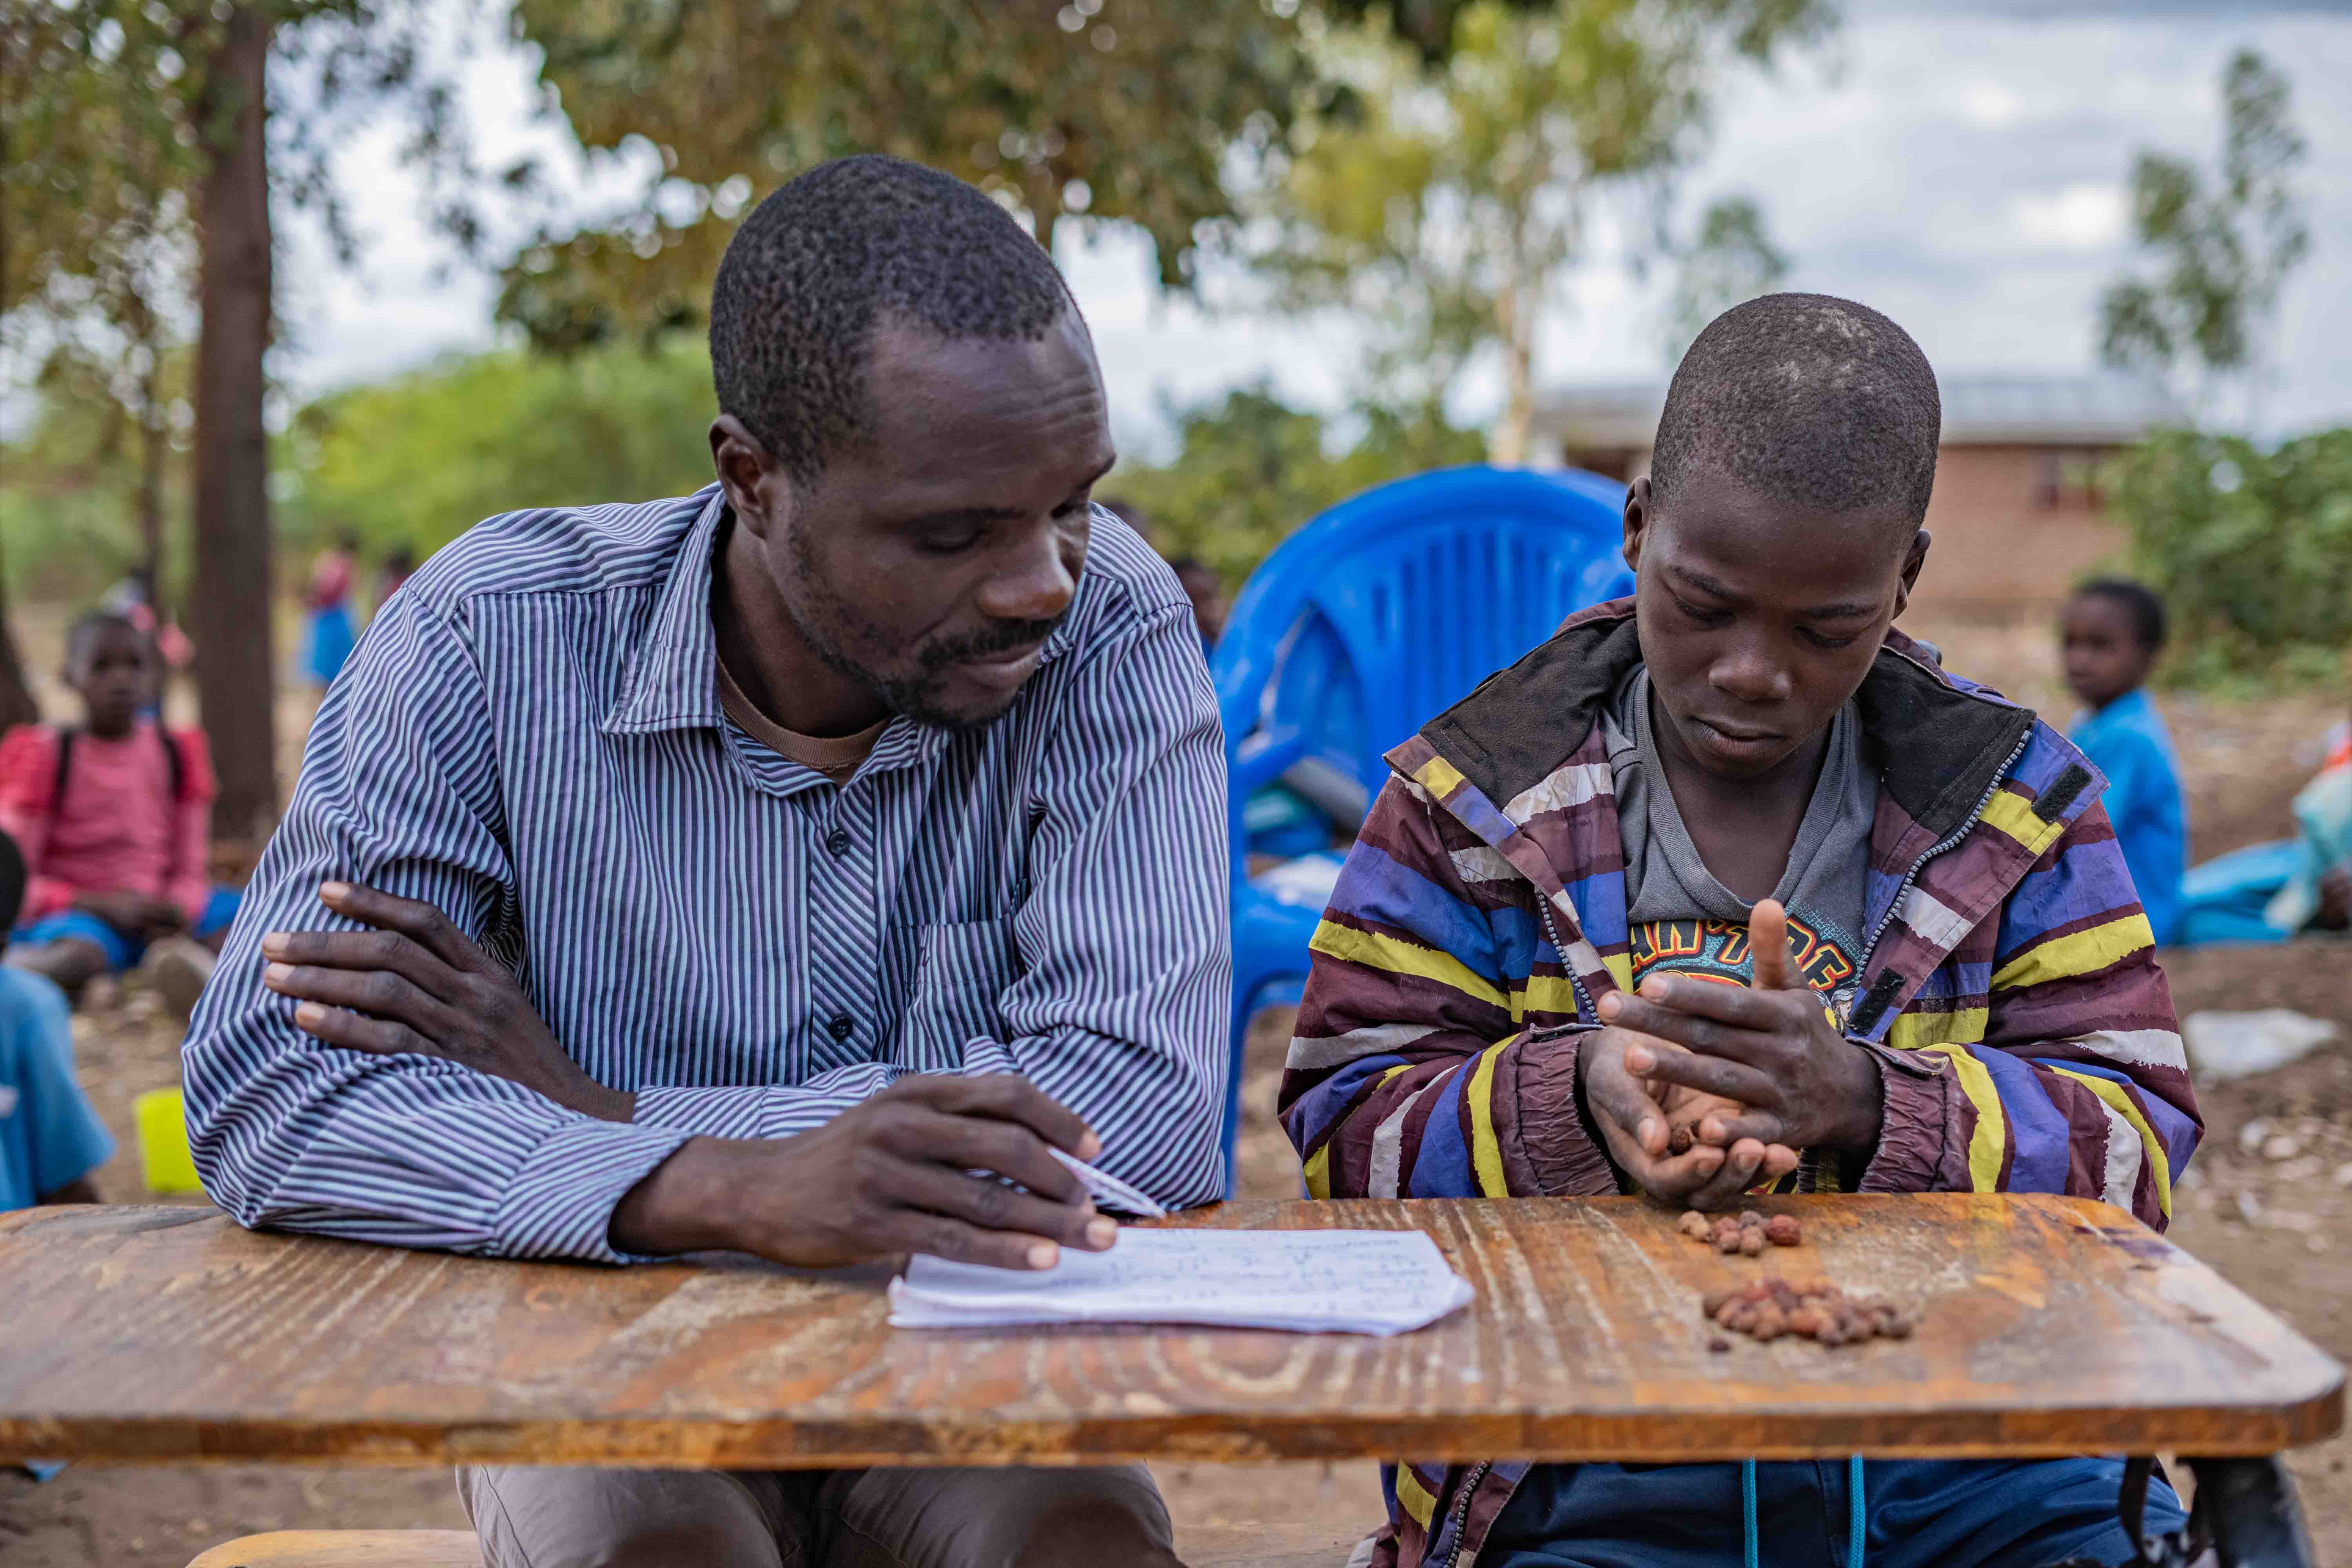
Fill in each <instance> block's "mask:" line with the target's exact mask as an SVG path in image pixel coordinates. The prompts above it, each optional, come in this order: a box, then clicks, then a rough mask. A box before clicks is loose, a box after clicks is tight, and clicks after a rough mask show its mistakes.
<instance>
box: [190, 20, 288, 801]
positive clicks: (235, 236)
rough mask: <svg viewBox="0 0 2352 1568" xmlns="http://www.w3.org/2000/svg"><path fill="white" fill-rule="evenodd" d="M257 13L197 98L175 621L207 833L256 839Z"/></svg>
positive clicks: (260, 447)
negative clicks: (189, 572) (182, 559)
mask: <svg viewBox="0 0 2352 1568" xmlns="http://www.w3.org/2000/svg"><path fill="white" fill-rule="evenodd" d="M268 60H269V21H268V18H267V16H264V14H263V13H262V11H261V10H260V9H259V8H258V7H257V6H255V5H239V6H237V7H236V9H234V10H233V11H231V12H230V14H229V17H228V26H227V28H226V35H225V37H224V38H223V41H222V44H221V47H220V53H219V54H218V56H216V57H215V58H214V59H213V60H211V61H210V62H208V63H209V66H210V81H211V85H210V87H209V88H208V89H206V91H205V102H204V103H203V104H202V105H201V106H200V113H201V115H202V121H203V122H202V123H201V124H200V126H199V129H200V130H201V131H202V132H204V133H205V174H204V183H203V185H202V187H201V189H200V190H199V191H198V193H197V223H198V227H199V230H200V234H201V245H202V249H203V255H202V259H201V262H200V264H199V278H198V284H197V298H198V302H199V306H200V308H201V310H202V312H203V325H202V328H201V330H200V331H199V334H198V337H197V341H196V400H195V401H196V504H195V574H194V580H193V582H192V584H191V590H192V591H191V592H190V594H189V597H188V626H189V630H190V632H191V633H192V634H193V635H194V638H195V644H196V697H197V700H198V703H199V704H200V706H201V708H202V710H203V713H204V722H205V731H206V732H207V734H208V735H209V737H210V739H211V741H212V751H213V763H214V767H215V770H216V772H217V773H218V775H219V778H220V795H219V797H218V798H217V800H216V801H215V804H214V806H213V832H214V834H215V836H216V837H222V838H231V839H247V840H258V839H260V838H262V837H266V836H267V835H268V832H269V829H270V828H271V826H273V825H274V824H275V822H276V819H277V815H278V780H277V770H276V751H277V743H276V742H277V737H276V729H275V723H274V718H275V701H274V698H275V695H276V686H277V679H276V678H277V661H276V658H275V656H274V654H273V651H272V648H271V646H270V645H271V640H272V639H271V637H270V611H271V607H272V605H271V595H270V571H269V557H270V524H269V482H268V481H269V437H268V432H267V431H266V430H265V429H264V428H263V427H262V419H261V403H262V392H263V380H262V368H261V365H262V354H263V352H264V351H265V350H266V349H267V348H268V345H269V330H270V329H269V288H270V278H269V170H268V163H267V161H266V157H265V154H264V151H263V142H262V132H263V121H264V117H265V115H266V114H267V112H268V106H267V101H266V100H265V98H264V90H265V87H266V74H265V73H266V71H267V68H268Z"/></svg>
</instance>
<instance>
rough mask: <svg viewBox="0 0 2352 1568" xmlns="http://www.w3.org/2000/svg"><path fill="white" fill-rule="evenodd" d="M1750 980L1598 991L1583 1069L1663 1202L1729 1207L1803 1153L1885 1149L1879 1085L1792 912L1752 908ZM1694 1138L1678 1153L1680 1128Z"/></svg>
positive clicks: (1599, 1104) (1634, 1173)
mask: <svg viewBox="0 0 2352 1568" xmlns="http://www.w3.org/2000/svg"><path fill="white" fill-rule="evenodd" d="M1748 937H1749V945H1750V949H1751V951H1753V952H1754V953H1755V955H1756V957H1755V971H1754V981H1753V984H1748V985H1744V986H1740V985H1724V984H1717V983H1714V982H1709V981H1706V980H1698V979H1694V978H1691V977H1689V976H1666V975H1660V976H1653V977H1652V978H1650V979H1648V980H1646V981H1644V982H1643V984H1642V986H1641V989H1640V990H1639V992H1638V993H1634V994H1628V993H1625V992H1622V991H1616V992H1612V993H1610V994H1608V995H1606V996H1603V997H1602V998H1601V1003H1600V1014H1601V1022H1602V1023H1603V1024H1604V1025H1605V1026H1606V1027H1604V1028H1602V1029H1601V1031H1600V1032H1599V1033H1598V1034H1595V1035H1593V1036H1591V1037H1588V1039H1587V1041H1586V1043H1585V1045H1584V1047H1583V1049H1582V1050H1581V1051H1580V1053H1579V1062H1578V1071H1579V1075H1580V1079H1581V1080H1582V1087H1583V1090H1584V1100H1585V1104H1586V1106H1587V1108H1588V1110H1590V1111H1591V1119H1592V1121H1594V1122H1595V1123H1596V1124H1597V1125H1598V1126H1599V1128H1600V1131H1601V1137H1602V1138H1603V1140H1604V1141H1605V1142H1607V1144H1608V1148H1609V1153H1610V1156H1611V1158H1612V1159H1613V1160H1614V1161H1615V1162H1616V1163H1617V1166H1618V1168H1619V1169H1620V1170H1622V1171H1623V1172H1624V1173H1626V1174H1627V1175H1629V1176H1630V1177H1632V1179H1633V1183H1634V1184H1635V1185H1636V1186H1638V1187H1639V1188H1640V1189H1641V1190H1642V1191H1643V1193H1645V1194H1648V1195H1650V1196H1651V1197H1653V1198H1655V1199H1657V1200H1658V1201H1660V1202H1662V1203H1668V1204H1675V1205H1687V1206H1689V1207H1693V1208H1700V1209H1706V1208H1723V1207H1728V1206H1730V1205H1733V1204H1734V1203H1736V1202H1737V1201H1738V1199H1739V1197H1740V1195H1741V1194H1744V1193H1746V1192H1748V1190H1749V1189H1750V1188H1752V1187H1753V1186H1755V1185H1756V1184H1757V1183H1759V1181H1769V1180H1772V1179H1774V1178H1777V1177H1779V1176H1781V1175H1784V1174H1786V1173H1788V1172H1790V1171H1791V1170H1793V1169H1795V1168H1796V1164H1797V1160H1798V1151H1799V1150H1801V1149H1808V1148H1816V1149H1831V1150H1838V1151H1842V1152H1867V1151H1869V1150H1871V1149H1873V1148H1874V1147H1876V1145H1877V1142H1878V1131H1879V1120H1880V1115H1881V1096H1882V1085H1881V1083H1880V1079H1879V1068H1878V1063H1877V1062H1876V1061H1875V1060H1874V1058H1872V1056H1871V1055H1870V1053H1869V1052H1868V1051H1866V1050H1864V1049H1863V1048H1862V1047H1859V1046H1857V1045H1855V1044H1854V1043H1853V1041H1851V1040H1849V1039H1847V1038H1846V1037H1844V1036H1843V1035H1841V1034H1840V1033H1839V1032H1838V1031H1837V1029H1836V1027H1835V1026H1833V1025H1832V1024H1831V1022H1830V1020H1829V1016H1828V1015H1827V1013H1825V1012H1824V1011H1823V1009H1822V1003H1821V998H1820V997H1819V996H1817V995H1816V994H1814V993H1813V991H1812V989H1811V987H1810V986H1808V985H1807V984H1805V983H1804V981H1803V979H1802V978H1801V976H1800V975H1799V974H1798V973H1797V968H1796V965H1795V964H1794V963H1792V962H1791V961H1790V957H1789V924H1788V914H1787V911H1786V910H1783V909H1782V908H1781V906H1780V904H1779V903H1778V902H1777V901H1775V900H1770V899H1766V900H1761V901H1759V903H1758V904H1757V905H1756V907H1755V910H1754V911H1753V913H1752V914H1751V915H1750V916H1749V918H1748ZM1678 1126H1686V1127H1688V1128H1690V1130H1691V1132H1692V1135H1693V1138H1694V1140H1695V1142H1693V1143H1692V1144H1691V1146H1690V1147H1689V1148H1688V1149H1687V1150H1686V1151H1685V1152H1682V1153H1679V1154H1677V1153H1675V1152H1672V1146H1671V1138H1672V1131H1673V1130H1674V1129H1675V1127H1678Z"/></svg>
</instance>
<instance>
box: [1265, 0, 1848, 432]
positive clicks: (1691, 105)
mask: <svg viewBox="0 0 2352 1568" xmlns="http://www.w3.org/2000/svg"><path fill="white" fill-rule="evenodd" d="M1410 9H1411V8H1410V7H1408V10H1409V11H1410ZM1446 9H1447V10H1448V11H1449V13H1450V14H1449V15H1448V16H1447V17H1446V25H1445V27H1444V30H1443V32H1442V33H1439V32H1434V31H1430V32H1425V33H1424V34H1423V36H1421V37H1417V38H1415V39H1413V40H1412V41H1407V40H1406V39H1404V38H1402V37H1399V36H1398V34H1397V33H1396V32H1394V31H1393V30H1392V29H1391V26H1389V25H1388V24H1387V22H1386V21H1385V19H1384V17H1383V16H1378V15H1376V16H1373V17H1372V18H1371V19H1370V21H1368V22H1367V23H1366V24H1365V25H1364V26H1340V27H1332V28H1329V29H1328V30H1327V31H1325V32H1323V33H1322V34H1321V36H1320V40H1319V43H1318V63H1319V64H1320V65H1321V67H1322V68H1323V69H1324V70H1325V71H1326V72H1327V74H1328V75H1329V76H1330V77H1331V78H1332V79H1335V80H1336V81H1338V82H1339V83H1342V84H1344V85H1345V86H1346V87H1347V88H1348V89H1350V90H1349V92H1348V93H1346V94H1345V95H1343V96H1341V97H1340V98H1339V99H1338V100H1337V102H1336V105H1335V108H1334V110H1332V111H1330V112H1327V113H1324V114H1321V115H1319V116H1318V117H1316V118H1314V119H1313V120H1311V121H1309V122H1308V123H1307V124H1305V125H1303V126H1302V127H1301V132H1300V134H1299V135H1298V136H1297V138H1295V141H1296V143H1297V149H1298V150H1297V153H1296V154H1295V155H1294V156H1291V157H1289V158H1287V159H1286V160H1285V159H1276V164H1277V172H1276V178H1275V180H1274V182H1273V184H1272V185H1271V187H1270V189H1269V190H1268V192H1267V199H1266V207H1267V216H1268V218H1269V219H1270V225H1271V226H1272V227H1273V228H1274V229H1275V231H1276V234H1277V235H1278V238H1277V239H1276V241H1275V242H1274V243H1272V244H1271V245H1269V246H1267V247H1265V248H1264V249H1263V250H1262V251H1261V252H1260V253H1259V256H1258V259H1259V261H1260V263H1261V265H1262V266H1263V267H1264V268H1265V269H1266V271H1267V272H1268V273H1269V274H1270V275H1271V276H1272V277H1274V278H1275V279H1276V281H1277V283H1278V285H1279V287H1280V295H1281V299H1282V301H1283V302H1284V303H1285V304H1287V305H1290V306H1293V307H1298V308H1314V307H1317V306H1336V307H1339V308H1341V309H1343V310H1349V311H1351V312H1352V313H1354V314H1355V315H1356V316H1357V317H1358V318H1359V319H1360V320H1364V321H1373V322H1378V323H1382V324H1383V325H1384V326H1385V327H1386V329H1387V331H1386V335H1385V337H1384V339H1383V341H1382V342H1381V345H1380V353H1378V354H1377V355H1376V358H1375V362H1374V367H1373V368H1374V370H1375V373H1376V374H1378V375H1379V376H1380V378H1381V381H1382V383H1383V384H1384V385H1385V387H1386V389H1387V393H1388V395H1391V396H1401V397H1402V398H1403V399H1405V400H1407V401H1413V402H1419V401H1423V400H1426V399H1428V398H1430V397H1432V396H1435V395H1442V393H1443V391H1444V388H1445V387H1446V386H1448V385H1450V384H1452V383H1453V381H1454V378H1455V376H1456V375H1457V374H1459V373H1460V371H1461V370H1462V369H1463V367H1464V365H1465V363H1466V362H1468V361H1469V360H1470V359H1471V357H1472V356H1473V355H1475V354H1476V353H1478V352H1480V351H1481V350H1482V349H1487V348H1490V347H1491V348H1494V349H1496V350H1499V352H1500V354H1501V358H1502V364H1503V379H1504V385H1505V407H1504V412H1503V417H1502V420H1501V423H1500V425H1499V426H1498V428H1497V431H1496V438H1495V451H1496V460H1497V461H1501V462H1521V461H1524V460H1525V459H1526V456H1527V451H1528V437H1529V431H1530V426H1531V424H1532V421H1533V416H1534V411H1535V392H1536V370H1535V348H1536V336H1537V331H1538V327H1539V325H1540V323H1541V321H1542V319H1543V316H1544V312H1545V310H1547V308H1548V307H1549V304H1550V300H1551V295H1552V290H1553V286H1554V284H1555V283H1556V282H1557V280H1558V279H1559V274H1560V273H1561V271H1562V270H1563V269H1564V268H1567V267H1568V266H1570V264H1571V263H1573V262H1574V261H1575V260H1577V259H1578V258H1579V257H1580V256H1581V255H1582V254H1583V253H1584V249H1585V245H1586V238H1587V230H1588V226H1589V225H1590V223H1591V219H1592V217H1593V216H1594V210H1595V205H1596V203H1597V201H1598V200H1599V199H1600V198H1601V197H1602V196H1603V195H1608V194H1610V193H1612V192H1623V193H1625V194H1627V195H1641V196H1644V197H1646V198H1647V199H1648V201H1649V203H1650V206H1651V211H1652V213H1653V215H1655V214H1659V213H1663V212H1664V205H1665V203H1666V201H1667V199H1668V197H1669V196H1670V195H1671V194H1672V193H1673V191H1674V190H1675V186H1676V182H1677V178H1678V176H1679V174H1681V172H1682V171H1683V170H1684V169H1685V168H1686V167H1687V166H1688V165H1689V163H1691V162H1692V160H1693V159H1694V158H1696V156H1697V154H1698V153H1700V152H1701V151H1702V150H1703V149H1704V147H1705V145H1706V133H1707V131H1708V127H1709V121H1710V107H1711V102H1712V99H1713V96H1714V93H1715V92H1716V90H1717V88H1718V86H1719V85H1720V83H1721V80H1722V79H1723V77H1724V75H1725V73H1726V71H1727V69H1729V68H1732V67H1734V66H1736V65H1740V64H1758V65H1760V64H1767V63H1769V62H1770V61H1771V60H1772V59H1774V58H1776V57H1777V56H1778V55H1780V53H1782V52H1783V51H1785V50H1787V49H1790V48H1793V47H1798V46H1800V45H1802V44H1805V43H1808V42H1811V41H1812V40H1814V39H1816V38H1818V37H1822V35H1823V34H1824V33H1825V32H1826V31H1827V29H1828V28H1829V26H1830V25H1831V22H1832V14H1831V12H1830V10H1829V7H1828V5H1826V4H1824V3H1823V0H1581V3H1580V4H1578V5H1567V6H1560V7H1559V8H1558V9H1557V10H1551V9H1546V10H1532V9H1528V8H1525V7H1520V6H1513V5H1504V4H1502V3H1501V0H1478V3H1476V4H1471V5H1460V6H1454V7H1448V8H1446ZM1441 38H1442V39H1444V40H1447V41H1450V43H1451V46H1452V48H1453V54H1452V57H1451V58H1449V59H1447V60H1446V61H1444V63H1443V64H1442V65H1440V66H1437V67H1434V68H1430V67H1426V66H1425V65H1424V63H1423V62H1424V58H1425V55H1426V52H1427V45H1428V43H1429V42H1430V41H1432V40H1433V39H1441Z"/></svg>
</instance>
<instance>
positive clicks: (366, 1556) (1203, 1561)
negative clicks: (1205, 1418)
mask: <svg viewBox="0 0 2352 1568" xmlns="http://www.w3.org/2000/svg"><path fill="white" fill-rule="evenodd" d="M1177 1544H1178V1547H1179V1550H1180V1551H1181V1554H1182V1556H1183V1559H1184V1561H1185V1563H1187V1564H1188V1565H1189V1568H1341V1565H1342V1564H1344V1563H1346V1562H1347V1561H1348V1553H1349V1551H1350V1550H1351V1549H1352V1548H1353V1547H1354V1545H1355V1542H1353V1541H1335V1540H1333V1539H1332V1537H1331V1533H1330V1531H1328V1530H1316V1529H1307V1530H1301V1529H1299V1528H1297V1527H1296V1526H1281V1525H1266V1526H1263V1527H1260V1526H1255V1525H1221V1526H1218V1527H1216V1528H1214V1529H1207V1530H1190V1531H1182V1532H1181V1537H1180V1539H1179V1541H1178V1542H1177ZM188 1568H482V1549H481V1547H480V1545H479V1544H478V1542H476V1541H475V1540H474V1533H473V1531H469V1530H277V1531H270V1532H269V1533H268V1534H267V1535H248V1536H246V1537H244V1538H242V1539H241V1540H237V1541H225V1542H221V1543H220V1544H219V1545H218V1546H215V1547H214V1548H213V1549H212V1550H211V1551H209V1552H203V1553H201V1554H200V1555H198V1557H197V1558H196V1560H195V1561H194V1562H193V1563H189V1564H188Z"/></svg>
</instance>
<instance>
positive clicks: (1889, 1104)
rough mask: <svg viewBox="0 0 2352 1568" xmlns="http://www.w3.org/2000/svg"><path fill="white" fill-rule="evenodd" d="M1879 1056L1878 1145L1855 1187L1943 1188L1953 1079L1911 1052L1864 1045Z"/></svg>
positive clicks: (1897, 1190) (1910, 1190)
mask: <svg viewBox="0 0 2352 1568" xmlns="http://www.w3.org/2000/svg"><path fill="white" fill-rule="evenodd" d="M1863 1048H1864V1049H1865V1050H1867V1051H1869V1052H1870V1054H1871V1055H1872V1056H1874V1057H1875V1058H1878V1076H1879V1082H1880V1095H1881V1100H1880V1103H1879V1127H1878V1147H1877V1149H1876V1150H1875V1151H1874V1152H1873V1153H1872V1154H1871V1157H1870V1163H1869V1164H1868V1165H1866V1166H1864V1168H1863V1173H1862V1180H1861V1182H1860V1183H1859V1184H1857V1187H1856V1190H1857V1191H1859V1192H1865V1193H1932V1192H1941V1191H1945V1190H1948V1187H1949V1185H1950V1184H1949V1183H1948V1181H1946V1180H1945V1178H1944V1145H1945V1142H1946V1137H1945V1135H1946V1133H1947V1132H1948V1130H1949V1129H1950V1127H1951V1121H1952V1103H1951V1095H1952V1091H1953V1082H1952V1079H1951V1078H1950V1076H1949V1075H1948V1074H1946V1073H1944V1072H1943V1071H1941V1070H1939V1069H1938V1068H1937V1067H1936V1066H1935V1065H1934V1064H1933V1063H1932V1062H1930V1061H1926V1060H1922V1059H1921V1058H1919V1057H1918V1056H1917V1055H1916V1053H1915V1052H1910V1051H1897V1050H1893V1049H1891V1048H1889V1047H1885V1046H1878V1045H1865V1046H1864V1047H1863Z"/></svg>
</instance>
